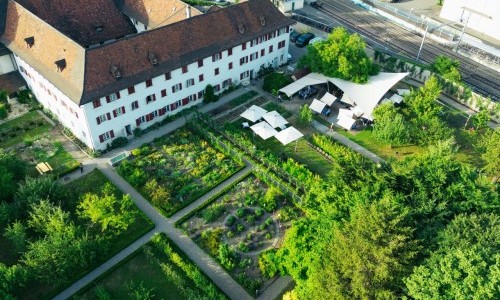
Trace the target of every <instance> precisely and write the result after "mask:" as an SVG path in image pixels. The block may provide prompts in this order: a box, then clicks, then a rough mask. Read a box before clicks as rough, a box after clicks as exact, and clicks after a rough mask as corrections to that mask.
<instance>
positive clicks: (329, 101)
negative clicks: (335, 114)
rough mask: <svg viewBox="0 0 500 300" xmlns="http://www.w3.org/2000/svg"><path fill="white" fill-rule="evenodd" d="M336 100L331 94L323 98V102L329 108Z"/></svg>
mask: <svg viewBox="0 0 500 300" xmlns="http://www.w3.org/2000/svg"><path fill="white" fill-rule="evenodd" d="M335 100H337V97H335V96H334V95H332V94H330V93H326V94H325V95H324V96H323V97H321V101H323V102H325V103H326V104H327V105H328V106H332V104H333V102H335Z"/></svg>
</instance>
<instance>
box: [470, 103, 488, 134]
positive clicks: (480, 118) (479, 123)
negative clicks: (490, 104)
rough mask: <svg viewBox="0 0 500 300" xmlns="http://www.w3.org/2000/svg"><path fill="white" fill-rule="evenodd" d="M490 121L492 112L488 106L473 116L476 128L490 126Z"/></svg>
mask: <svg viewBox="0 0 500 300" xmlns="http://www.w3.org/2000/svg"><path fill="white" fill-rule="evenodd" d="M489 122H490V112H489V110H488V109H487V108H486V107H484V106H483V107H481V108H480V109H479V112H477V113H476V114H475V115H473V116H472V124H474V127H476V129H481V128H484V127H486V126H488V123H489Z"/></svg>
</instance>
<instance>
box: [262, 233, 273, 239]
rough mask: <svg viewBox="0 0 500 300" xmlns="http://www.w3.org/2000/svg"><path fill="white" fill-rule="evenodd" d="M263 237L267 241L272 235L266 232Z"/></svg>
mask: <svg viewBox="0 0 500 300" xmlns="http://www.w3.org/2000/svg"><path fill="white" fill-rule="evenodd" d="M264 237H265V238H266V239H268V240H269V239H271V238H272V237H273V235H272V234H271V233H270V232H268V233H266V235H265V236H264Z"/></svg>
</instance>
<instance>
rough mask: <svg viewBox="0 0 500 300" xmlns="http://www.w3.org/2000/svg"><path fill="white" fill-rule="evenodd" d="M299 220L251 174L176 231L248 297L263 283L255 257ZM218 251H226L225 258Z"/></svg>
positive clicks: (283, 200)
mask: <svg viewBox="0 0 500 300" xmlns="http://www.w3.org/2000/svg"><path fill="white" fill-rule="evenodd" d="M300 216H301V213H300V211H299V210H298V209H296V208H295V207H294V206H293V204H292V201H291V200H290V199H287V197H285V196H284V195H282V194H281V193H280V191H279V189H277V188H275V187H270V185H269V184H267V183H266V182H264V181H263V180H262V179H260V178H258V177H257V176H255V175H253V174H249V175H248V176H246V177H245V178H242V179H241V180H240V181H238V182H234V183H233V184H232V185H231V186H229V187H227V188H226V189H225V190H224V191H222V192H221V193H219V194H218V195H214V196H213V197H212V198H211V199H210V200H208V201H207V202H206V203H205V205H204V206H203V207H202V208H201V209H200V210H198V211H197V212H194V213H192V214H191V215H190V216H188V217H186V218H185V219H184V220H181V221H180V222H181V223H180V224H179V226H180V228H182V229H183V230H184V231H185V232H186V233H187V234H188V235H189V237H190V238H191V239H193V241H195V242H196V243H197V244H198V245H199V246H200V247H201V248H202V249H204V250H205V251H206V252H207V253H208V254H210V255H211V256H213V257H214V258H215V259H216V260H218V261H219V263H221V265H222V266H223V267H224V268H225V269H226V270H227V271H228V272H229V273H230V274H231V276H233V277H234V278H235V280H236V281H238V282H239V283H240V284H241V285H242V286H243V287H244V288H246V289H247V291H248V292H249V293H250V294H253V293H254V292H255V290H256V289H261V287H262V285H263V284H264V283H265V282H266V280H267V279H266V278H264V276H263V275H262V273H261V271H260V269H259V265H258V256H259V254H260V253H262V252H264V251H266V250H268V249H270V248H273V247H274V246H277V245H278V243H279V240H280V238H281V237H283V234H284V230H285V228H287V227H288V226H289V225H290V222H291V221H292V220H294V219H296V218H298V217H300ZM221 247H227V249H228V251H227V252H226V255H225V256H224V255H223V254H222V252H221V251H222V250H221Z"/></svg>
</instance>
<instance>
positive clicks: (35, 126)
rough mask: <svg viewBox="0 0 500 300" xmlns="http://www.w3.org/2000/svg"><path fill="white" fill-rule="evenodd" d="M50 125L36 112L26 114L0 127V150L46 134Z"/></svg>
mask: <svg viewBox="0 0 500 300" xmlns="http://www.w3.org/2000/svg"><path fill="white" fill-rule="evenodd" d="M50 128H51V125H50V124H49V123H48V122H47V121H46V120H45V119H44V118H43V117H42V116H41V115H40V114H39V113H38V112H37V111H32V112H28V113H26V114H24V115H22V116H20V117H18V118H15V119H13V120H11V121H8V122H5V123H3V124H1V125H0V148H8V147H12V146H14V145H16V144H19V143H21V142H22V141H23V140H24V139H25V138H26V137H29V136H32V137H33V136H37V135H40V134H43V133H45V132H48V131H49V130H50Z"/></svg>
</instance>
